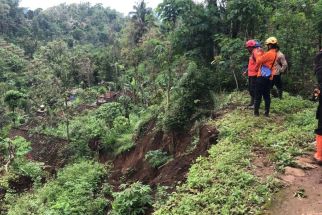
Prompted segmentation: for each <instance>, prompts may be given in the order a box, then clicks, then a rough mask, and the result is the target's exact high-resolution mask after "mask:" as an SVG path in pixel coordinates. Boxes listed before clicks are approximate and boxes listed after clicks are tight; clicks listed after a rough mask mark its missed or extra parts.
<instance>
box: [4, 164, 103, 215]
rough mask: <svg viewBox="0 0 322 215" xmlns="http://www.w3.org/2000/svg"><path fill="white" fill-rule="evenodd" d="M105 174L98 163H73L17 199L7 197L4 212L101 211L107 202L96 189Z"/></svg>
mask: <svg viewBox="0 0 322 215" xmlns="http://www.w3.org/2000/svg"><path fill="white" fill-rule="evenodd" d="M84 173H86V174H84ZM105 175H106V170H105V169H104V167H103V166H102V165H100V164H98V163H94V162H91V161H80V162H77V163H75V164H73V165H70V166H68V167H66V168H64V170H62V171H61V172H59V173H58V175H57V178H56V179H55V180H52V181H49V182H48V183H47V184H46V185H45V186H43V187H41V188H38V189H36V190H35V191H34V192H33V193H30V194H26V195H24V196H22V197H20V198H18V199H16V198H14V197H15V196H8V197H7V199H6V200H7V201H8V202H10V204H11V206H10V207H9V210H8V214H10V215H11V214H12V215H13V214H14V215H18V214H25V213H26V211H28V212H30V213H32V214H46V213H50V214H104V210H105V207H107V205H108V202H107V201H106V200H105V199H104V196H103V194H101V193H100V189H99V188H100V184H101V183H102V179H103V177H104V176H105ZM11 201H13V202H11Z"/></svg>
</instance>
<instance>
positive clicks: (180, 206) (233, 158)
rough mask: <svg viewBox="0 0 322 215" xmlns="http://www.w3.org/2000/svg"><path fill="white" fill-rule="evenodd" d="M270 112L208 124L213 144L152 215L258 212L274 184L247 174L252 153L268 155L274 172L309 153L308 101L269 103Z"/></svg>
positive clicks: (310, 106) (234, 115)
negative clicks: (215, 131)
mask: <svg viewBox="0 0 322 215" xmlns="http://www.w3.org/2000/svg"><path fill="white" fill-rule="evenodd" d="M236 96H237V98H243V97H244V95H243V94H234V97H233V98H235V99H236ZM230 98H232V97H231V96H230ZM239 102H242V101H239ZM289 104H291V107H290V105H289ZM272 109H273V112H274V113H275V114H273V116H272V117H271V119H269V120H267V118H264V117H260V118H256V117H254V116H252V114H250V113H247V111H244V110H234V111H232V112H230V113H228V114H226V115H225V116H224V117H222V118H221V119H220V120H218V121H209V123H210V124H215V125H216V126H217V127H218V129H219V131H220V137H219V140H218V144H217V145H215V146H213V147H212V148H211V149H210V150H209V156H208V157H201V158H199V159H198V160H197V162H196V163H195V164H193V165H192V167H191V169H190V171H189V174H188V179H187V182H186V183H185V184H183V185H181V186H180V187H178V188H177V189H178V190H177V192H176V193H173V194H172V195H171V196H170V197H169V200H168V202H167V203H166V204H165V205H161V206H159V207H158V208H156V209H157V210H156V212H155V214H257V213H260V212H261V211H262V210H263V207H264V205H265V203H267V202H268V201H270V198H271V196H272V193H273V192H274V190H275V189H276V188H277V186H278V184H276V182H275V181H274V178H273V177H268V178H258V177H256V176H255V175H254V173H253V172H252V171H251V170H252V169H253V168H254V167H253V166H252V162H251V161H252V157H253V154H254V153H256V152H255V149H256V148H258V147H260V148H262V150H266V151H268V152H270V153H271V158H270V159H271V160H272V161H273V162H274V164H275V165H276V167H277V169H279V170H283V168H284V167H285V166H289V165H292V164H293V160H294V157H295V156H297V155H300V154H301V153H303V152H304V151H305V150H309V149H310V146H309V144H308V143H310V142H312V141H313V138H314V135H313V134H312V131H313V129H314V126H315V118H314V110H313V109H314V105H313V104H312V103H311V102H309V101H304V100H302V99H301V98H296V97H292V96H289V95H286V96H285V98H284V99H283V100H282V101H279V100H274V101H273V106H272ZM284 110H288V111H287V112H286V111H285V112H284Z"/></svg>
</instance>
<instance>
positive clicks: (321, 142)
mask: <svg viewBox="0 0 322 215" xmlns="http://www.w3.org/2000/svg"><path fill="white" fill-rule="evenodd" d="M314 158H315V160H316V161H317V162H318V163H319V164H322V135H318V134H317V135H316V153H315V154H314Z"/></svg>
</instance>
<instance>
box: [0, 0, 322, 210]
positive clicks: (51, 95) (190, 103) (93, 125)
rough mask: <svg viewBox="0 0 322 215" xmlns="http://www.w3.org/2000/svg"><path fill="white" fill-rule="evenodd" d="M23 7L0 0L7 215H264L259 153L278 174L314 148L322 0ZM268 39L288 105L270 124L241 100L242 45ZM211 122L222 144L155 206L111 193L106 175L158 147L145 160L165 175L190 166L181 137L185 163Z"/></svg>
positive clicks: (137, 196)
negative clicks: (282, 70)
mask: <svg viewBox="0 0 322 215" xmlns="http://www.w3.org/2000/svg"><path fill="white" fill-rule="evenodd" d="M19 2H20V1H19V0H0V137H1V141H0V165H1V167H2V166H3V168H1V169H0V208H1V211H0V214H1V215H2V214H8V213H9V214H24V213H26V211H27V212H28V213H31V214H106V213H112V214H144V213H145V211H146V210H148V209H151V207H152V205H154V207H155V210H156V211H155V214H162V215H163V214H180V215H181V214H257V213H261V212H262V210H263V207H264V205H265V203H267V202H268V201H269V200H270V198H271V196H272V192H273V191H274V190H275V189H276V187H277V186H276V183H275V180H274V177H273V176H272V177H269V178H258V177H257V176H256V175H254V173H253V172H252V169H253V165H252V159H253V155H254V153H256V150H255V149H256V148H260V149H261V150H264V151H265V152H267V154H268V155H269V159H270V160H271V161H272V162H274V165H275V167H276V169H277V170H278V171H283V169H284V167H285V166H289V165H291V166H292V165H293V164H294V157H295V156H297V155H300V154H301V153H303V152H305V151H306V150H307V149H308V148H309V146H308V144H307V143H308V142H311V141H312V138H313V134H312V131H313V129H314V124H315V117H314V109H315V107H314V106H315V105H314V104H313V103H311V102H309V101H307V100H305V99H302V97H303V98H307V97H308V95H310V94H311V91H312V89H313V85H314V80H315V77H314V74H313V73H312V72H311V70H312V59H313V57H314V55H315V53H316V49H317V47H321V46H322V22H321V18H320V14H321V11H322V0H313V1H312V0H298V1H295V0H291V1H285V0H271V1H265V0H249V1H241V0H230V1H213V0H205V1H203V3H196V1H193V0H163V1H162V2H161V3H160V4H159V5H158V7H157V8H156V9H155V10H153V9H151V8H148V7H147V4H146V2H145V1H144V0H142V1H139V2H137V4H136V5H134V7H133V11H131V12H130V13H129V14H128V15H127V14H126V15H125V16H124V15H122V14H120V13H118V12H117V11H114V10H112V9H110V8H104V7H103V5H101V4H96V5H91V4H89V3H80V4H70V5H67V4H61V5H58V6H55V7H52V8H48V9H46V10H43V9H36V10H29V9H26V8H21V7H19ZM269 36H276V37H277V38H278V40H279V45H280V47H281V50H282V52H283V53H284V54H285V55H286V57H287V60H288V63H289V65H290V66H289V69H288V71H289V72H288V73H287V74H285V75H283V81H284V83H285V85H284V86H285V89H286V90H287V91H288V92H290V94H287V93H286V94H285V98H284V99H283V100H273V102H272V110H271V118H262V117H259V118H254V117H253V116H252V114H251V113H248V111H247V110H244V109H243V107H244V106H245V105H246V100H247V99H248V95H247V94H246V93H240V92H242V90H245V89H246V85H247V81H246V79H245V78H244V77H243V76H242V72H243V70H244V69H245V66H246V64H247V61H248V58H249V54H248V53H247V50H246V49H245V48H244V44H245V42H246V40H248V39H251V38H252V39H253V38H254V39H256V40H258V41H260V42H262V44H263V42H264V41H265V39H266V38H267V37H269ZM264 48H265V47H264ZM291 95H295V96H291ZM300 96H302V97H300ZM217 112H218V115H219V117H217V115H216V114H217ZM212 116H215V118H216V120H214V121H213V120H210V117H212ZM203 122H207V123H208V124H209V125H211V126H214V127H216V128H218V129H219V132H220V133H219V140H218V144H217V145H216V146H212V148H211V149H210V150H209V156H204V157H200V158H198V160H197V161H196V162H195V161H193V165H192V167H191V169H190V172H189V174H188V179H187V181H186V182H182V183H180V185H179V186H178V189H177V190H176V191H175V192H174V193H172V194H168V193H166V191H165V190H167V189H162V188H159V189H158V190H157V192H156V193H157V194H156V195H154V193H153V192H154V191H155V190H151V188H150V187H149V186H147V185H144V184H142V183H141V182H137V183H134V184H132V185H128V186H125V187H122V188H121V189H120V191H119V192H116V193H115V192H114V190H115V187H113V186H112V185H111V184H112V183H111V184H109V182H108V180H107V178H108V177H109V176H110V175H109V174H110V172H109V171H106V169H105V167H104V165H103V164H99V163H98V162H102V163H103V162H106V161H107V163H109V162H112V161H113V159H114V158H115V157H116V158H122V156H123V155H126V154H127V153H129V154H130V153H131V152H136V149H138V148H136V147H140V146H137V145H136V144H138V143H142V144H143V145H144V144H152V143H153V144H154V143H160V144H159V145H158V146H156V148H155V150H153V151H149V152H147V153H146V154H143V153H138V156H139V157H141V158H142V160H145V161H147V163H148V164H149V165H150V166H151V167H154V168H155V169H154V171H158V172H159V171H160V170H161V168H162V166H163V165H166V163H167V162H168V161H169V160H170V158H171V157H174V158H173V159H177V158H179V157H180V156H181V155H182V154H180V153H177V152H176V151H175V150H176V147H175V146H176V145H175V144H176V143H177V142H180V143H181V141H180V140H179V141H178V140H176V138H178V137H183V136H184V135H186V136H192V138H191V143H190V145H189V146H188V147H187V150H186V152H185V156H186V155H187V156H189V153H191V152H194V150H193V149H199V148H198V147H197V146H198V143H199V142H200V141H201V140H203V139H202V138H201V135H202V134H201V133H199V131H198V130H197V129H195V128H197V127H198V128H199V127H201V126H198V125H203ZM159 134H162V135H159ZM15 135H18V136H19V135H22V136H24V135H28V138H31V139H32V140H33V141H35V142H33V144H31V143H30V142H28V141H26V140H25V139H23V138H19V137H18V138H12V139H9V137H12V136H15ZM159 136H161V137H160V140H155V139H153V140H152V139H150V138H159ZM183 138H185V137H183ZM49 139H50V140H49ZM52 141H53V142H55V141H57V142H59V144H58V143H57V144H51V142H52ZM162 141H165V142H162ZM49 142H50V143H49ZM65 143H66V145H64V146H63V147H62V148H64V149H65V148H67V149H66V151H68V152H66V154H64V153H65V151H64V152H63V150H61V149H60V148H59V147H60V146H61V145H63V144H65ZM167 144H170V145H169V146H167ZM171 144H172V145H171ZM164 146H166V147H169V150H170V149H173V150H170V152H168V153H166V152H165V151H167V150H166V149H164ZM31 147H34V150H35V151H34V150H33V151H32V153H30V150H31ZM56 147H57V148H56ZM161 148H162V149H163V150H161ZM133 149H135V150H133ZM153 149H154V148H153ZM131 150H132V151H131ZM143 151H144V152H145V151H146V150H143ZM196 151H198V150H196ZM34 152H35V154H37V153H40V154H41V155H42V156H35V157H33V153H34ZM124 152H126V153H124ZM140 152H141V151H140ZM46 153H47V154H46ZM174 154H175V156H173V155H174ZM53 155H55V156H56V155H57V156H59V157H62V161H61V162H62V165H60V164H56V163H55V162H53V161H52V160H55V159H54V158H53V157H52V156H53ZM64 156H65V157H66V161H65V159H64ZM35 160H38V161H42V162H43V163H42V162H36V161H35ZM64 162H67V163H64ZM129 162H130V161H128V162H126V163H129ZM120 163H121V162H120ZM105 164H106V163H105ZM144 165H146V162H144ZM63 166H64V167H63ZM107 166H109V165H107ZM149 169H153V168H149ZM117 171H119V172H121V173H122V174H123V173H124V172H127V173H129V174H128V175H126V174H127V173H126V174H125V175H123V176H122V177H121V179H120V181H122V182H123V181H125V180H123V179H126V177H127V176H129V177H130V176H131V174H130V173H133V172H135V171H137V170H136V169H135V167H133V168H131V167H130V168H128V169H126V170H124V169H121V170H119V169H118V170H117ZM117 171H115V172H117ZM111 172H112V173H115V172H114V171H111ZM112 173H111V174H112ZM133 181H135V180H133ZM20 182H21V183H20ZM17 184H18V185H19V186H17ZM21 184H22V185H21ZM174 184H175V183H174ZM20 185H21V187H20ZM151 187H153V186H151ZM169 190H171V191H173V190H174V187H171V188H170V189H169ZM152 196H153V197H154V196H156V197H155V199H153V198H152ZM167 198H168V200H166V199H167Z"/></svg>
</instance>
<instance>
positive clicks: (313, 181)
mask: <svg viewBox="0 0 322 215" xmlns="http://www.w3.org/2000/svg"><path fill="white" fill-rule="evenodd" d="M312 157H313V156H307V157H302V158H300V160H301V162H302V161H304V162H303V163H304V166H303V165H301V168H296V169H292V172H291V171H289V172H290V173H289V174H288V175H281V176H280V178H281V179H282V180H284V182H285V184H286V187H285V188H284V189H282V190H281V191H280V192H279V193H277V194H276V195H275V197H274V199H273V201H272V203H271V207H270V208H269V209H268V212H267V213H266V214H267V215H288V214H290V215H322V167H321V166H317V165H315V164H314V161H313V160H312ZM303 173H304V174H303Z"/></svg>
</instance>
